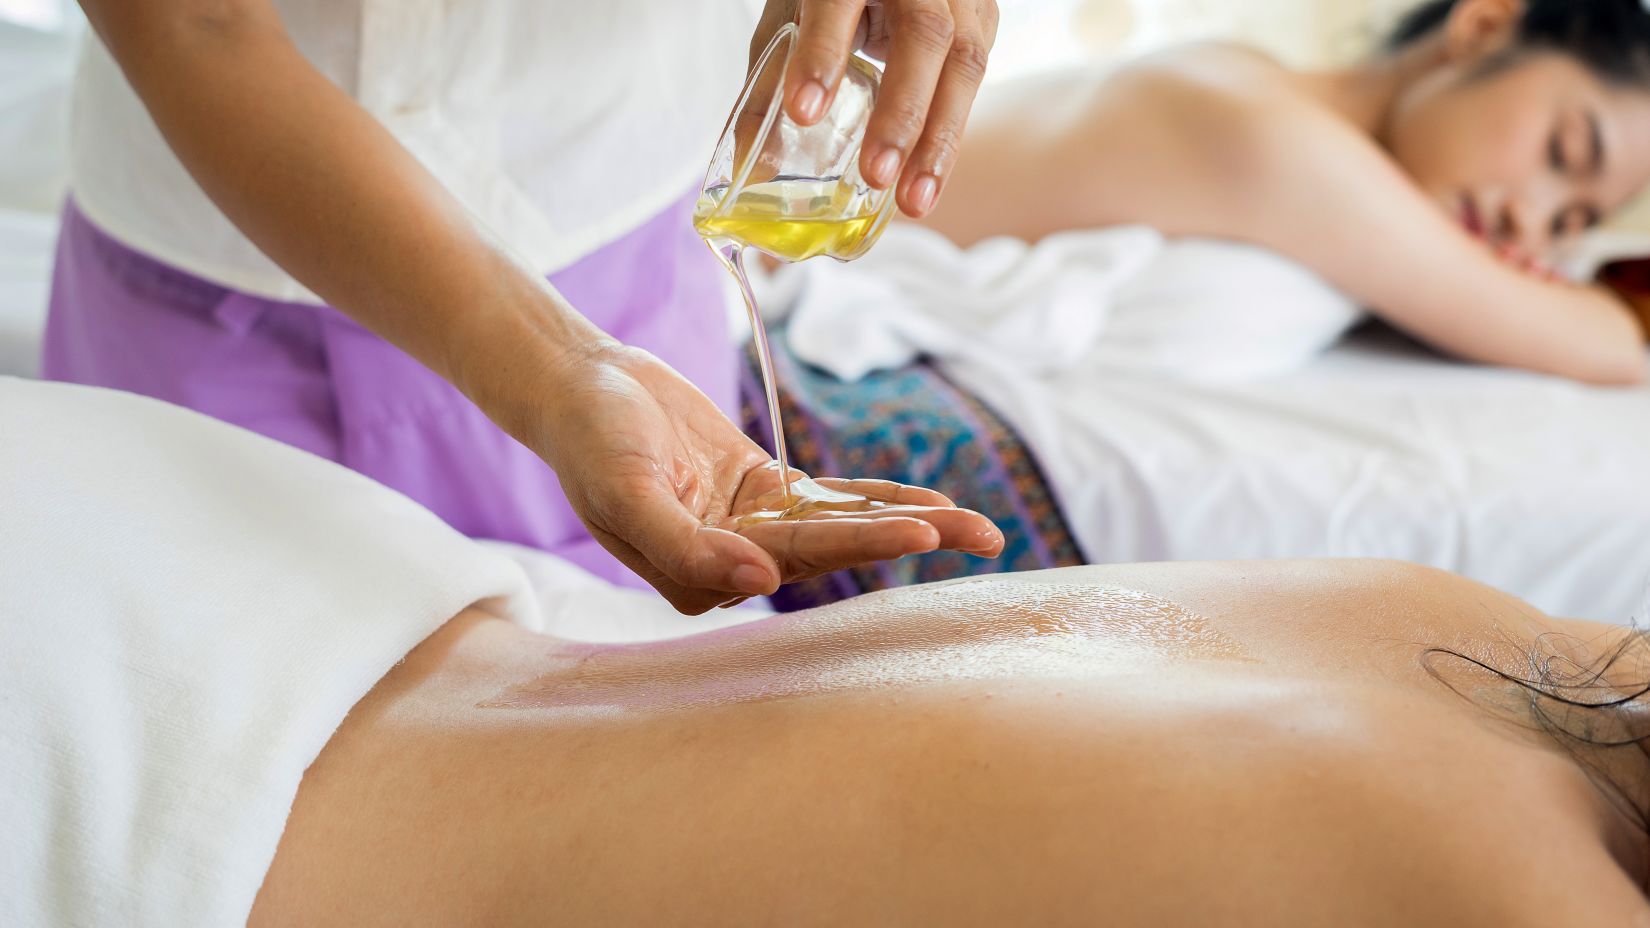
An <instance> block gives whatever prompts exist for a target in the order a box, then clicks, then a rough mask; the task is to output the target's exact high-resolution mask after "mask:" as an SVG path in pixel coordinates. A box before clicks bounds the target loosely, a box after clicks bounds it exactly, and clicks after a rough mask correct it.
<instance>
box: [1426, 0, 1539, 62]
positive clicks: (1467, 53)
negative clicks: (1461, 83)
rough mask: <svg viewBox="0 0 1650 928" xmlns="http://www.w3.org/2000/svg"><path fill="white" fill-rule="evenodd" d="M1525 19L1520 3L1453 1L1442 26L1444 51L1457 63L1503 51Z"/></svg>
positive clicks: (1519, 0) (1516, 0) (1505, 0)
mask: <svg viewBox="0 0 1650 928" xmlns="http://www.w3.org/2000/svg"><path fill="white" fill-rule="evenodd" d="M1523 16H1524V2H1523V0H1456V2H1455V8H1454V9H1453V10H1451V11H1450V14H1449V21H1448V22H1447V23H1445V25H1444V51H1445V54H1446V55H1448V56H1449V60H1450V61H1452V62H1454V63H1456V64H1463V63H1466V62H1470V61H1477V60H1480V59H1483V58H1486V57H1488V56H1490V55H1493V54H1495V53H1497V52H1499V51H1501V50H1502V49H1505V48H1506V47H1507V46H1508V45H1510V44H1511V43H1512V40H1513V37H1514V36H1515V35H1516V34H1517V32H1518V21H1519V20H1520V19H1521V18H1522V17H1523Z"/></svg>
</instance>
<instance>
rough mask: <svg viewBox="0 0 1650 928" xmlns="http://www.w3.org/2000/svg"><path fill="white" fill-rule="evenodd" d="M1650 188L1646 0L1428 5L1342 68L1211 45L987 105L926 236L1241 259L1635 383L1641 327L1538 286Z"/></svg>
mask: <svg viewBox="0 0 1650 928" xmlns="http://www.w3.org/2000/svg"><path fill="white" fill-rule="evenodd" d="M1647 179H1650V11H1647V9H1646V7H1645V5H1644V4H1643V3H1642V2H1641V0H1428V2H1426V3H1424V4H1422V5H1421V6H1419V7H1418V8H1416V9H1415V10H1413V11H1412V12H1411V13H1410V14H1409V15H1408V16H1407V17H1406V18H1405V19H1404V20H1403V22H1402V23H1401V25H1400V26H1399V27H1398V29H1397V30H1396V32H1395V33H1394V34H1393V35H1392V37H1391V39H1390V41H1389V42H1388V43H1387V47H1386V49H1385V51H1384V52H1383V53H1382V54H1380V55H1377V56H1375V57H1372V58H1370V59H1369V60H1366V61H1364V62H1362V63H1361V64H1358V65H1356V66H1353V67H1350V68H1346V69H1343V70H1339V71H1332V72H1326V73H1304V72H1300V71H1296V70H1292V69H1290V68H1288V67H1285V66H1284V65H1282V64H1280V63H1279V62H1278V61H1276V60H1274V59H1273V58H1271V57H1268V56H1267V55H1265V54H1263V53H1262V52H1260V51H1257V50H1255V49H1252V48H1247V47H1242V46H1236V45H1229V44H1203V45H1196V46H1191V47H1183V48H1177V49H1171V50H1169V51H1166V52H1163V53H1161V54H1157V55H1153V56H1150V57H1147V58H1144V59H1142V60H1139V61H1135V62H1132V63H1129V64H1126V65H1124V66H1122V67H1113V66H1111V65H1107V66H1105V67H1103V68H1101V67H1094V66H1089V67H1085V68H1082V69H1079V70H1077V71H1066V72H1059V73H1056V74H1053V75H1052V76H1048V77H1042V78H1035V79H1028V80H1025V81H1022V82H1020V83H1019V84H1018V85H1010V86H1009V87H1005V88H1003V89H1001V90H999V91H998V92H997V93H995V94H987V95H986V96H985V97H982V99H981V101H980V103H979V105H978V106H976V107H975V110H974V115H973V117H972V119H971V122H970V126H969V129H968V133H967V135H966V136H965V139H964V143H963V146H962V156H961V158H960V159H959V161H958V165H957V170H956V172H955V174H954V176H953V177H952V179H951V180H950V181H948V183H947V196H946V197H945V200H944V201H943V204H942V205H941V206H940V207H939V208H938V209H937V210H936V211H935V212H934V213H933V214H931V215H930V216H929V217H927V219H925V220H924V221H925V222H926V223H927V224H929V225H930V226H932V227H933V228H935V229H937V230H938V231H940V232H942V233H944V234H945V235H946V236H948V237H950V238H951V239H953V240H954V241H955V242H957V243H958V244H961V245H970V244H972V243H974V242H976V241H978V240H980V239H983V238H986V237H989V236H992V235H1003V234H1006V235H1014V236H1018V237H1021V238H1025V239H1028V240H1033V241H1035V240H1037V239H1039V238H1042V237H1043V236H1046V235H1049V234H1052V233H1055V232H1059V231H1063V230H1070V229H1085V228H1093V227H1102V226H1110V225H1122V224H1134V223H1142V224H1146V225H1150V226H1153V227H1156V228H1158V229H1160V230H1161V231H1163V232H1164V233H1166V234H1169V235H1178V236H1207V237H1212V238H1221V239H1229V240H1237V241H1242V242H1247V243H1251V244H1255V245H1259V246H1262V247H1265V248H1268V249H1271V250H1273V251H1276V252H1278V253H1280V254H1282V255H1284V256H1287V257H1289V258H1292V259H1294V260H1295V261H1297V262H1299V263H1300V264H1302V265H1304V266H1306V267H1308V268H1311V269H1313V270H1315V271H1316V272H1317V273H1318V274H1320V275H1321V276H1322V277H1324V278H1325V279H1326V280H1327V281H1329V282H1330V283H1331V284H1333V285H1334V286H1336V287H1337V288H1339V289H1340V290H1342V291H1343V292H1345V293H1346V294H1348V295H1349V296H1351V297H1352V298H1354V299H1356V300H1357V301H1359V302H1360V303H1362V304H1363V305H1364V306H1366V307H1368V308H1369V309H1370V310H1371V311H1372V312H1374V313H1376V314H1377V315H1379V316H1381V317H1382V318H1384V319H1385V320H1386V321H1388V322H1390V323H1392V324H1393V325H1395V326H1397V327H1399V328H1401V329H1404V330H1407V331H1408V332H1410V333H1411V334H1413V335H1415V336H1416V337H1418V338H1420V339H1422V340H1424V341H1426V342H1429V343H1431V344H1432V345H1433V346H1435V347H1437V348H1439V349H1441V350H1443V351H1445V352H1448V353H1450V354H1453V355H1456V356H1459V357H1461V358H1465V359H1468V360H1471V361H1477V362H1482V363H1486V364H1496V365H1504V366H1510V367H1519V368H1527V369H1530V370H1535V371H1541V372H1546V373H1551V374H1557V375H1562V376H1566V377H1571V378H1574V379H1577V380H1582V381H1588V382H1597V383H1607V384H1614V383H1632V382H1637V381H1639V380H1640V379H1642V378H1643V376H1644V367H1645V365H1644V360H1645V351H1644V346H1645V333H1646V321H1645V320H1646V319H1647V318H1650V311H1646V310H1645V309H1643V308H1642V307H1641V308H1639V309H1636V310H1635V309H1634V308H1632V307H1629V306H1627V305H1625V304H1624V303H1623V302H1622V300H1621V299H1619V298H1618V297H1617V296H1615V295H1614V294H1612V293H1611V292H1609V291H1608V290H1606V289H1604V288H1602V287H1598V286H1577V285H1574V284H1572V283H1569V282H1565V281H1560V280H1557V279H1553V278H1552V276H1551V275H1550V274H1546V273H1532V272H1539V271H1542V270H1543V269H1544V267H1545V266H1547V265H1550V264H1551V263H1552V262H1554V261H1556V260H1557V259H1558V257H1559V252H1560V250H1561V249H1562V248H1563V246H1564V245H1566V244H1567V243H1569V242H1571V241H1572V240H1573V239H1574V238H1575V237H1576V236H1577V235H1578V234H1580V233H1581V232H1583V231H1584V230H1586V229H1587V228H1589V227H1590V226H1593V225H1595V224H1596V223H1598V222H1599V221H1601V220H1602V219H1603V218H1604V217H1606V216H1608V215H1610V214H1611V212H1613V211H1614V210H1616V209H1617V208H1619V207H1620V206H1622V205H1623V204H1624V203H1625V202H1626V201H1627V200H1628V199H1629V198H1630V197H1631V196H1632V195H1633V194H1634V193H1636V192H1637V191H1638V190H1639V189H1640V188H1642V187H1643V186H1644V184H1645V182H1646V180H1647Z"/></svg>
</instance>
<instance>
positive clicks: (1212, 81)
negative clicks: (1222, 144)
mask: <svg viewBox="0 0 1650 928" xmlns="http://www.w3.org/2000/svg"><path fill="white" fill-rule="evenodd" d="M1114 81H1115V83H1116V85H1117V86H1118V87H1119V88H1121V89H1126V90H1128V91H1130V92H1133V93H1137V94H1152V95H1159V96H1163V97H1173V98H1175V99H1177V100H1179V101H1181V102H1201V103H1204V104H1207V105H1209V106H1218V107H1225V108H1228V109H1230V110H1232V111H1234V112H1243V111H1244V110H1246V109H1249V108H1255V109H1266V108H1280V107H1289V106H1305V105H1310V104H1311V103H1312V102H1313V101H1312V100H1311V98H1310V96H1309V94H1308V93H1307V92H1306V89H1305V88H1306V84H1305V81H1304V78H1303V76H1302V75H1300V74H1299V73H1297V72H1295V71H1292V70H1290V69H1289V68H1287V67H1285V66H1284V65H1283V64H1282V63H1281V62H1279V61H1278V60H1277V59H1275V58H1273V57H1271V56H1270V55H1267V54H1265V53H1264V52H1261V51H1259V50H1257V49H1254V48H1250V47H1248V46H1244V45H1236V44H1231V43H1224V42H1221V43H1216V42H1204V43H1198V44H1194V45H1181V46H1176V47H1174V48H1169V49H1166V50H1164V51H1161V52H1157V53H1155V54H1152V55H1147V56H1144V57H1142V58H1138V59H1135V60H1134V61H1131V62H1129V63H1128V64H1126V65H1123V66H1122V67H1120V68H1118V69H1117V70H1116V71H1115V72H1114Z"/></svg>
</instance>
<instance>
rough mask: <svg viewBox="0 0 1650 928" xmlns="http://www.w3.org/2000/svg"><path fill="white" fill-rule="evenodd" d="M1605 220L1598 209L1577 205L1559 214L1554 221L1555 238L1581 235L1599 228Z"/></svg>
mask: <svg viewBox="0 0 1650 928" xmlns="http://www.w3.org/2000/svg"><path fill="white" fill-rule="evenodd" d="M1603 220H1604V216H1603V214H1601V213H1600V212H1599V211H1598V210H1597V209H1595V208H1594V207H1591V206H1586V205H1576V206H1572V207H1570V208H1569V209H1567V210H1565V211H1564V212H1562V213H1559V214H1558V217H1557V218H1555V219H1554V220H1553V237H1554V238H1566V237H1569V236H1572V235H1580V234H1581V233H1583V232H1586V231H1587V230H1588V229H1591V228H1593V227H1594V226H1597V225H1598V224H1599V223H1600V222H1602V221H1603Z"/></svg>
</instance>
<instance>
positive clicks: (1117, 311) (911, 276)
mask: <svg viewBox="0 0 1650 928" xmlns="http://www.w3.org/2000/svg"><path fill="white" fill-rule="evenodd" d="M786 277H791V278H793V279H790V280H785V279H784V278H786ZM795 277H800V278H801V280H800V283H799V282H798V281H797V280H796V279H794V278H795ZM786 288H790V293H789V294H787V293H786ZM765 295H766V296H767V298H768V299H769V300H770V301H774V302H778V301H780V300H784V301H785V302H786V303H787V304H788V307H789V309H790V312H789V316H790V341H791V345H792V348H793V350H794V351H795V352H796V354H797V356H798V357H800V358H802V359H803V360H805V361H808V362H810V363H812V364H814V365H816V366H818V367H821V368H824V369H825V370H828V371H830V372H831V373H833V374H835V375H837V376H838V377H840V378H842V379H844V380H857V379H859V378H860V377H863V376H865V375H866V374H867V373H869V372H871V371H873V370H879V369H885V368H893V367H898V366H899V365H902V364H906V363H909V362H910V361H912V360H913V359H915V358H916V357H918V356H929V357H933V358H936V359H939V360H941V361H946V360H956V361H968V362H972V363H976V364H984V365H990V366H992V367H996V368H999V369H1009V370H1013V371H1016V372H1019V373H1023V374H1025V375H1029V376H1036V375H1044V374H1055V373H1060V372H1065V371H1069V370H1073V369H1076V368H1081V367H1085V366H1089V365H1103V366H1106V367H1108V368H1125V369H1131V370H1149V371H1156V372H1163V373H1168V374H1172V375H1176V376H1180V377H1185V378H1188V379H1193V380H1241V379H1252V378H1257V377H1264V376H1270V375H1273V374H1277V373H1281V372H1283V371H1287V370H1290V369H1293V368H1295V367H1298V366H1300V365H1301V364H1303V363H1305V362H1306V361H1307V360H1309V359H1311V358H1312V357H1313V356H1315V355H1316V354H1318V353H1319V352H1321V351H1322V350H1323V349H1325V348H1327V347H1328V346H1329V345H1331V344H1333V343H1334V342H1335V341H1336V340H1337V339H1339V338H1340V337H1341V335H1342V334H1344V333H1345V332H1346V330H1347V329H1349V328H1350V327H1351V326H1352V325H1353V324H1354V323H1356V322H1357V321H1358V319H1359V317H1360V312H1359V310H1358V307H1357V306H1356V305H1355V304H1353V303H1352V301H1350V300H1349V299H1347V298H1346V297H1345V296H1343V295H1341V294H1340V293H1339V292H1338V291H1336V290H1335V289H1334V288H1333V287H1330V286H1329V285H1328V284H1327V283H1325V282H1324V281H1323V280H1322V279H1321V278H1319V277H1318V276H1317V275H1315V274H1313V273H1312V272H1311V271H1308V270H1306V269H1305V268H1303V267H1301V266H1299V265H1297V264H1295V263H1293V262H1291V261H1288V260H1286V259H1284V258H1281V257H1279V256H1277V255H1275V254H1273V253H1271V252H1268V251H1265V250H1263V249H1260V248H1255V247H1252V246H1248V245H1241V244H1236V243H1231V242H1218V241H1211V240H1202V239H1176V240H1166V239H1165V238H1164V237H1163V236H1162V235H1161V234H1159V233H1158V232H1156V231H1155V230H1153V229H1149V228H1146V227H1144V226H1121V227H1117V228H1110V229H1097V230H1090V231H1080V232H1067V233H1062V234H1059V235H1053V236H1050V237H1048V238H1046V239H1043V240H1041V241H1039V242H1037V243H1036V244H1027V243H1025V242H1023V241H1020V240H1017V239H1009V238H996V239H989V240H987V241H984V242H981V243H979V244H978V245H975V246H974V247H972V248H968V249H962V248H958V247H957V246H955V245H953V244H951V242H950V241H949V240H947V239H945V238H944V237H943V236H941V235H939V234H938V233H935V232H932V231H930V230H928V229H925V228H922V227H919V226H910V225H895V226H893V227H892V228H890V229H889V230H888V231H887V233H886V234H885V236H884V237H883V240H882V241H881V242H880V243H879V244H878V245H877V247H876V248H874V249H872V250H871V252H870V253H869V254H868V255H866V256H865V257H864V258H861V259H860V260H859V261H857V262H855V263H853V264H846V265H844V264H836V263H832V262H824V261H813V262H808V263H807V264H806V265H802V266H799V267H795V268H787V269H784V270H782V271H781V272H780V279H779V280H778V281H776V282H774V283H772V284H770V285H769V287H768V289H767V290H766V292H765Z"/></svg>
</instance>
